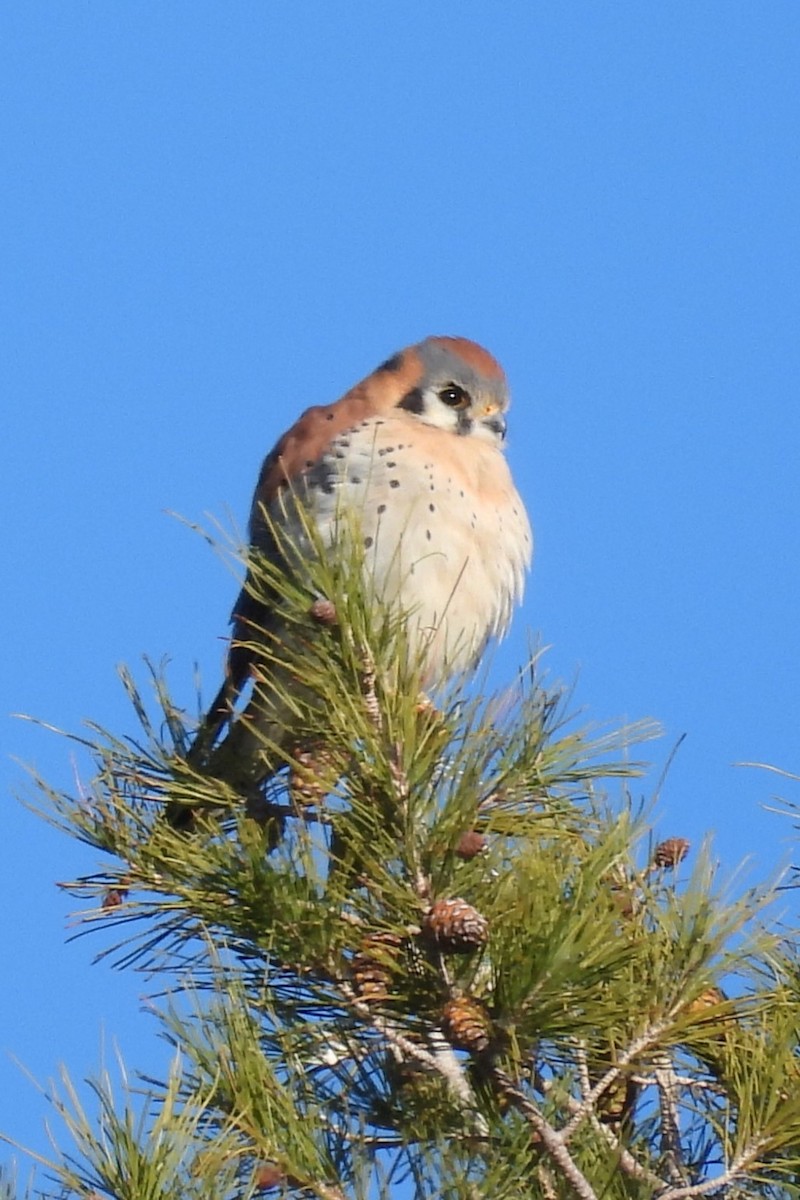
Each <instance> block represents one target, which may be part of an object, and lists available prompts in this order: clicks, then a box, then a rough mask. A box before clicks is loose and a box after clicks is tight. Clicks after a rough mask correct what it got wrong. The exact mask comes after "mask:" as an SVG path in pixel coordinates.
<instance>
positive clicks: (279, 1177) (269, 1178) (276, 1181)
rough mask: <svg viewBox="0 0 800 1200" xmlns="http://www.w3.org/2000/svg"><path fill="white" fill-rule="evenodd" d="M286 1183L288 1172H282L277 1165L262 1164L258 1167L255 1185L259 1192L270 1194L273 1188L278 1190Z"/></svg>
mask: <svg viewBox="0 0 800 1200" xmlns="http://www.w3.org/2000/svg"><path fill="white" fill-rule="evenodd" d="M285 1182H286V1172H285V1171H283V1170H281V1168H280V1167H279V1166H278V1164H277V1163H274V1162H267V1163H261V1164H260V1165H259V1166H257V1167H256V1174H255V1178H254V1180H253V1183H254V1184H255V1187H256V1190H257V1191H259V1192H268V1191H270V1190H271V1189H272V1188H276V1187H278V1186H279V1185H280V1184H282V1183H285Z"/></svg>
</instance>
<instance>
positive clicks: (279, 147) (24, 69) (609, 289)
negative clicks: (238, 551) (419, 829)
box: [0, 0, 800, 1145]
mask: <svg viewBox="0 0 800 1200" xmlns="http://www.w3.org/2000/svg"><path fill="white" fill-rule="evenodd" d="M798 79H800V6H798V5H797V3H796V2H795V0H782V2H781V0H774V2H772V3H770V4H768V5H753V4H750V3H742V2H740V0H721V2H703V0H699V2H698V0H691V2H687V0H674V2H673V3H670V4H660V3H655V2H652V3H651V2H642V0H615V3H613V4H611V3H608V4H598V3H594V2H592V3H589V2H580V0H578V2H575V3H568V4H565V3H563V2H562V0H545V2H542V3H536V2H534V0H508V3H504V4H497V5H487V4H485V3H474V2H471V0H458V2H456V0H442V2H437V0H425V2H424V3H423V2H421V0H405V2H404V3H403V4H402V5H400V4H393V3H388V2H387V3H385V4H375V3H374V2H373V0H369V2H367V0H363V2H359V3H346V2H343V3H337V4H330V3H328V2H327V0H308V2H306V3H304V4H302V5H300V4H279V3H268V2H266V0H264V2H261V3H243V2H242V3H239V2H236V0H232V2H230V3H215V4H209V3H202V2H198V0H193V2H192V3H191V4H190V3H184V2H175V3H170V4H161V5H146V4H137V3H130V2H113V0H109V2H108V3H103V4H99V3H88V2H82V3H78V2H73V3H62V4H55V3H41V2H39V0H26V2H25V3H24V4H17V5H5V6H3V8H2V11H0V81H1V82H0V92H1V93H2V102H1V103H0V153H1V154H2V163H1V164H0V193H1V196H0V214H2V216H1V217H0V261H1V262H2V271H1V272H0V303H1V304H2V314H1V316H0V342H1V343H2V345H1V346H0V356H1V362H2V379H3V392H4V398H5V399H4V412H5V414H6V415H5V418H4V421H3V438H2V449H1V450H0V454H2V471H0V487H2V490H3V500H4V512H5V528H6V537H5V547H6V549H5V570H4V586H3V589H2V594H1V595H0V607H1V608H2V625H3V628H4V629H5V630H6V637H5V644H4V669H3V672H2V677H1V678H0V720H2V726H0V728H1V729H2V734H1V735H0V737H1V739H2V740H1V741H0V744H1V745H2V748H3V755H2V761H1V762H0V770H1V771H2V783H3V796H4V803H3V805H2V807H1V808H0V819H1V820H2V829H0V837H2V839H3V844H5V845H6V847H7V850H6V854H5V855H4V862H3V869H2V877H1V879H0V894H2V908H3V914H4V920H3V922H2V927H1V930H0V937H2V949H3V962H4V974H5V977H6V985H5V987H4V988H3V989H2V995H1V996H0V1030H2V1035H0V1129H3V1130H5V1131H6V1132H9V1133H12V1134H13V1135H15V1136H17V1137H19V1138H20V1139H21V1140H23V1141H28V1142H33V1143H35V1144H37V1145H41V1144H42V1134H41V1119H42V1117H43V1115H44V1112H45V1109H44V1104H43V1101H42V1100H41V1098H40V1097H39V1096H38V1094H37V1093H36V1092H35V1091H34V1089H33V1088H32V1087H31V1086H30V1085H29V1084H28V1082H27V1081H26V1079H25V1078H24V1077H23V1076H22V1075H21V1074H20V1072H19V1070H18V1068H17V1067H16V1066H15V1065H14V1064H13V1063H12V1061H11V1060H10V1058H9V1054H14V1055H16V1056H17V1057H18V1058H19V1059H20V1060H21V1061H22V1062H23V1063H25V1064H26V1066H27V1067H28V1068H29V1069H30V1070H31V1072H32V1073H33V1074H34V1075H35V1076H36V1077H37V1078H39V1079H46V1078H47V1076H48V1075H50V1074H52V1073H53V1071H54V1070H55V1068H56V1065H57V1063H58V1062H59V1061H65V1062H66V1063H67V1064H68V1066H69V1067H70V1069H71V1071H72V1072H73V1073H74V1074H75V1075H76V1076H77V1077H81V1076H82V1075H83V1074H84V1073H85V1072H87V1071H89V1070H91V1069H92V1068H93V1067H94V1066H96V1065H97V1063H98V1061H99V1056H100V1048H101V1038H102V1037H103V1036H105V1038H106V1039H107V1041H108V1042H110V1041H111V1039H113V1038H117V1039H118V1040H119V1042H120V1045H121V1047H122V1050H123V1052H124V1054H125V1056H126V1059H127V1061H128V1063H129V1065H131V1066H141V1067H152V1066H153V1064H154V1063H158V1062H161V1061H162V1060H163V1057H164V1052H163V1050H162V1049H160V1048H159V1046H158V1045H157V1044H156V1042H155V1026H154V1024H153V1023H152V1021H150V1019H149V1018H148V1017H147V1016H145V1015H143V1014H142V1012H141V1011H140V1003H141V1001H140V997H141V995H142V994H143V993H144V992H145V991H146V982H145V981H144V980H142V979H137V978H136V977H134V976H129V975H115V974H114V973H113V972H111V971H110V970H109V969H108V968H107V967H106V966H104V965H101V966H91V965H90V962H91V957H92V953H93V951H94V950H99V949H100V948H101V946H102V941H100V940H97V941H95V942H93V943H92V942H90V941H87V940H83V941H81V942H78V943H77V944H72V945H65V943H64V928H65V921H66V916H67V913H68V912H69V910H70V903H69V902H68V901H67V900H65V898H64V897H63V896H62V895H61V894H60V893H58V892H57V890H56V889H55V887H54V886H53V884H54V880H56V879H62V878H68V877H70V876H72V875H74V874H76V873H88V872H90V871H92V870H93V869H94V868H95V867H96V865H97V861H98V860H97V859H96V857H95V856H93V855H92V854H90V853H89V852H88V851H85V850H83V849H81V848H80V847H79V846H77V845H75V844H73V843H71V842H70V841H68V840H67V839H64V838H63V837H60V836H58V835H56V834H55V833H53V832H51V831H49V830H48V829H47V828H46V827H45V826H44V825H43V824H41V823H40V822H38V821H37V820H36V819H35V818H34V817H32V816H31V815H30V814H29V813H28V812H26V811H25V810H24V809H23V808H21V807H20V806H19V804H18V803H17V802H16V801H15V800H14V798H13V796H14V794H15V793H18V792H19V791H20V790H21V789H22V788H23V786H24V775H23V772H22V770H21V768H20V766H19V765H18V763H17V762H15V761H14V760H13V758H12V756H14V757H15V758H16V759H21V760H24V761H28V762H33V763H35V765H36V767H37V768H38V769H39V770H40V771H41V772H42V773H43V774H44V775H45V776H46V777H47V778H49V779H50V780H51V781H53V782H55V783H60V784H64V785H66V784H67V783H68V782H69V779H70V775H71V770H72V766H71V763H70V759H69V752H68V747H67V746H66V745H65V744H64V743H63V742H61V741H59V740H58V739H56V738H54V737H52V736H50V735H47V734H46V733H44V732H42V731H41V730H38V729H36V728H34V727H32V726H30V725H25V724H22V723H20V722H18V721H13V720H11V719H10V718H8V717H7V716H6V714H8V713H11V712H20V711H21V712H26V713H30V714H34V715H36V716H38V717H41V718H42V719H45V720H47V721H50V722H52V723H53V724H56V725H59V726H62V727H66V728H69V729H77V728H78V727H79V725H80V722H81V721H82V720H83V719H84V718H87V717H90V718H92V719H94V720H96V721H98V722H100V723H102V724H104V725H106V726H108V727H110V728H112V729H114V730H115V731H116V732H119V733H124V732H128V731H130V732H133V723H132V719H131V713H130V711H129V708H128V706H127V702H126V701H125V698H124V696H123V694H122V689H121V687H120V685H119V683H118V681H117V679H116V676H115V666H116V664H117V663H120V662H127V663H129V664H131V665H132V666H134V667H136V665H137V663H139V662H140V661H141V655H142V654H143V653H147V654H149V655H151V656H152V657H154V658H156V659H158V658H160V657H161V656H162V655H165V654H167V655H169V656H170V658H171V660H172V667H171V679H172V682H173V686H174V689H175V691H176V693H177V694H178V695H179V696H181V695H182V696H183V697H184V698H185V699H186V700H187V701H188V700H189V698H190V697H191V694H192V674H193V664H194V663H195V662H197V663H198V664H199V665H200V669H201V671H202V675H203V678H204V680H205V688H206V692H207V694H210V693H211V692H212V691H213V690H214V689H215V688H216V684H217V681H218V677H219V670H220V665H221V660H222V653H223V643H222V642H221V640H220V639H221V638H222V637H223V635H224V634H225V632H226V618H227V613H228V611H229V609H230V605H231V602H232V600H233V596H234V591H235V585H234V583H233V580H232V579H231V577H230V576H229V575H228V574H227V573H226V571H225V569H224V567H223V566H222V565H221V564H220V563H219V562H218V561H217V560H216V559H215V557H214V555H213V553H212V552H211V551H210V550H209V549H208V548H207V547H206V546H205V545H204V543H203V542H202V540H201V539H200V538H198V537H196V536H194V535H193V534H192V533H190V532H189V531H188V530H187V529H186V528H185V526H183V525H182V524H181V523H180V522H179V521H177V520H176V519H175V518H174V517H172V516H169V515H167V514H168V511H170V510H171V511H174V512H178V513H180V514H182V515H183V516H184V517H186V518H188V519H190V520H199V519H202V518H203V514H205V513H210V514H214V515H215V516H218V517H221V518H223V519H224V520H225V519H227V514H230V515H231V517H232V518H235V519H236V520H237V521H238V522H239V524H240V525H243V523H244V520H245V517H246V512H247V506H248V503H249V498H250V493H251V490H252V486H253V483H254V479H255V475H256V472H257V469H258V466H259V463H260V460H261V457H262V456H263V454H264V453H265V452H266V451H267V450H268V449H269V447H270V446H271V444H272V443H273V441H274V440H275V438H276V436H277V435H278V434H279V433H280V432H281V431H282V429H283V428H284V427H285V426H286V425H287V424H288V423H289V422H290V421H291V420H292V419H293V417H294V416H295V415H296V414H297V413H298V412H299V411H300V410H301V409H302V408H303V407H305V406H307V405H308V404H311V403H318V402H327V401H329V400H332V399H334V398H335V397H336V396H337V395H339V394H340V393H341V392H343V391H344V390H346V388H347V387H349V386H350V385H351V384H352V383H353V382H355V381H356V380H357V379H359V378H360V377H361V376H363V375H364V374H366V373H367V372H368V371H369V370H371V369H372V368H373V367H374V366H375V365H376V364H377V363H378V362H380V361H382V359H384V358H385V357H386V356H387V355H388V354H389V353H390V352H391V351H393V350H395V349H398V348H399V347H401V346H403V345H405V344H408V343H409V342H412V341H415V340H418V339H419V338H421V337H423V336H424V335H426V334H429V333H448V334H450V333H454V334H461V335H465V336H469V337H473V338H475V339H476V340H479V341H481V342H483V343H484V344H485V345H487V346H488V347H489V349H491V350H492V351H493V352H494V353H495V354H496V355H497V357H498V358H500V359H501V361H502V362H503V363H504V365H505V367H506V369H507V373H508V375H509V378H510V381H511V386H512V390H513V394H514V407H513V409H512V413H511V422H510V424H511V430H510V442H509V457H510V461H511V464H512V468H513V470H514V473H515V476H516V478H517V481H518V485H519V487H520V490H521V491H522V493H523V495H524V497H525V499H526V502H527V504H528V506H529V509H530V511H531V514H532V518H533V522H534V526H535V530H536V540H537V548H536V557H535V563H534V570H533V575H532V578H531V583H530V587H529V590H528V594H527V597H526V602H525V606H524V610H523V611H522V612H521V613H520V614H519V615H518V617H517V620H516V623H515V627H514V632H513V635H512V637H511V638H510V639H509V641H508V642H507V643H506V645H505V646H504V648H503V651H502V652H501V653H500V654H499V655H498V662H497V678H498V680H499V679H502V678H506V677H509V676H510V675H511V673H512V672H513V669H514V666H515V664H518V663H520V662H521V661H522V660H523V659H524V656H525V652H526V639H527V635H528V631H534V632H535V633H536V634H537V635H538V636H540V638H541V640H542V641H543V642H544V643H545V644H547V645H549V646H551V647H552V648H551V650H550V651H549V654H548V662H549V664H550V672H551V676H552V677H553V678H563V679H566V680H567V681H573V680H575V679H577V684H576V704H578V705H580V706H582V707H584V708H585V710H586V714H587V715H588V716H591V717H593V718H595V719H597V720H601V721H606V720H612V719H617V718H625V717H628V718H635V717H645V716H652V717H655V718H658V719H659V720H660V721H662V722H663V724H664V727H665V730H666V736H665V740H664V741H663V743H661V744H660V745H656V746H654V747H653V755H654V757H655V761H656V763H657V767H656V769H655V771H654V775H653V780H654V779H655V777H656V775H657V773H658V770H660V766H661V765H662V764H663V762H664V760H665V758H666V756H667V754H668V752H669V749H670V747H671V746H672V745H673V744H674V742H675V741H676V739H677V738H678V737H679V736H680V735H681V734H683V733H686V734H687V738H686V741H685V743H684V744H683V746H682V747H681V750H680V752H679V755H678V757H677V760H676V762H675V763H674V765H673V767H672V769H671V771H670V773H669V777H668V780H667V784H666V787H665V789H664V792H663V795H662V799H661V802H660V806H659V810H658V812H659V831H660V833H661V834H662V835H671V834H679V835H683V836H687V837H689V838H691V839H692V841H693V842H694V843H695V844H698V843H699V842H700V841H701V840H702V838H703V836H704V835H705V834H706V833H707V832H710V833H713V834H714V838H715V847H716V851H717V853H718V855H719V857H720V859H721V861H722V863H723V864H724V866H725V868H726V869H732V868H733V867H734V866H735V865H736V864H737V863H738V862H739V861H740V860H741V859H742V858H743V857H744V856H746V855H754V856H755V860H756V867H755V871H756V873H757V874H760V875H762V876H763V875H765V874H767V873H768V872H769V871H771V870H772V869H773V868H774V867H775V866H776V864H778V863H781V862H786V861H787V860H788V858H789V856H790V849H789V847H788V845H787V842H786V837H787V835H788V834H789V832H790V823H789V822H787V821H784V820H781V819H779V818H778V817H776V816H774V815H770V814H769V813H767V812H765V811H764V810H763V808H762V807H761V805H762V804H763V803H764V802H769V801H770V799H771V797H772V796H773V794H774V793H775V792H776V791H778V792H780V793H781V794H783V795H786V796H789V797H791V798H794V799H798V798H800V797H798V794H797V788H796V786H795V788H794V793H793V788H792V785H791V784H790V783H788V782H782V781H780V780H778V779H776V777H773V776H768V775H766V774H764V773H761V772H756V771H753V770H747V769H741V768H736V767H734V766H733V764H734V763H736V762H738V761H741V760H753V759H755V760H760V761H766V762H770V763H773V764H776V765H778V766H780V767H783V768H786V769H788V770H790V771H800V738H799V737H798V731H799V730H800V675H799V674H798V665H799V664H800V622H799V621H798V596H800V566H799V565H798V524H799V518H800V488H798V483H797V457H798V445H799V444H800V416H799V415H798V414H799V412H800V405H799V404H798V379H799V378H800V348H799V347H800V337H798V331H799V330H800V296H799V293H800V255H799V254H798V250H799V249H800V84H798ZM644 790H646V789H644Z"/></svg>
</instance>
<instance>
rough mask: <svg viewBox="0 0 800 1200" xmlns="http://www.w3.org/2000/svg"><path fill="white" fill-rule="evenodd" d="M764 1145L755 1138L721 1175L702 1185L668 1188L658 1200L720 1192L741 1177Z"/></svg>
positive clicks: (684, 1199) (682, 1198)
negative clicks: (738, 1176)
mask: <svg viewBox="0 0 800 1200" xmlns="http://www.w3.org/2000/svg"><path fill="white" fill-rule="evenodd" d="M766 1144H767V1143H766V1139H765V1138H755V1139H754V1140H753V1141H752V1142H750V1143H749V1144H748V1145H747V1146H745V1148H744V1150H742V1152H741V1154H739V1155H738V1156H737V1157H736V1158H735V1159H734V1160H733V1162H732V1163H731V1165H730V1166H729V1167H728V1169H727V1170H726V1171H723V1172H722V1174H721V1175H715V1176H714V1177H713V1178H712V1179H704V1180H703V1182H702V1183H689V1184H685V1185H682V1186H680V1187H671V1188H668V1189H667V1190H666V1191H665V1192H661V1193H660V1194H659V1197H658V1200H689V1197H692V1196H707V1195H708V1194H709V1193H710V1192H717V1191H719V1192H721V1191H722V1189H723V1188H726V1187H728V1185H729V1184H731V1183H733V1182H734V1180H735V1179H736V1177H737V1175H741V1173H742V1171H744V1170H745V1169H746V1168H747V1167H749V1166H750V1165H751V1163H752V1162H753V1160H754V1159H755V1158H757V1156H758V1154H759V1152H760V1151H761V1150H762V1149H763V1148H764V1146H765V1145H766Z"/></svg>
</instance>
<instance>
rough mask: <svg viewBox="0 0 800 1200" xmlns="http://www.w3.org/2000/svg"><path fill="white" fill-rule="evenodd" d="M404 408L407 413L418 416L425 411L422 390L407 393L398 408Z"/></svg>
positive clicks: (416, 389)
mask: <svg viewBox="0 0 800 1200" xmlns="http://www.w3.org/2000/svg"><path fill="white" fill-rule="evenodd" d="M397 407H398V408H404V409H405V410H406V412H410V413H416V414H417V416H419V415H420V413H422V412H424V411H425V399H424V397H423V395H422V391H421V389H420V388H413V389H412V390H411V391H410V392H406V394H405V396H403V399H402V400H401V401H400V403H399V404H398V406H397Z"/></svg>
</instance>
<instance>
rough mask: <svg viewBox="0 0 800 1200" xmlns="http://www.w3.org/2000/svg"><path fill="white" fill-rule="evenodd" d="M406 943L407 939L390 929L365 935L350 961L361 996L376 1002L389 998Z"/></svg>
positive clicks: (351, 970)
mask: <svg viewBox="0 0 800 1200" xmlns="http://www.w3.org/2000/svg"><path fill="white" fill-rule="evenodd" d="M402 945H403V939H402V938H399V937H398V936H397V934H394V933H389V932H388V931H384V932H381V933H371V934H370V935H369V937H366V938H364V940H363V942H362V943H361V946H360V948H359V950H358V951H357V953H356V954H354V955H353V961H352V963H351V964H350V972H351V975H352V977H353V985H354V987H355V990H356V992H357V993H358V995H359V997H360V999H362V1000H366V1001H367V1002H373V1003H374V1002H376V1001H379V1000H386V999H388V997H389V994H390V992H391V990H392V976H393V973H394V971H393V968H394V969H395V970H396V968H397V959H398V951H399V950H400V948H401V947H402Z"/></svg>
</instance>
